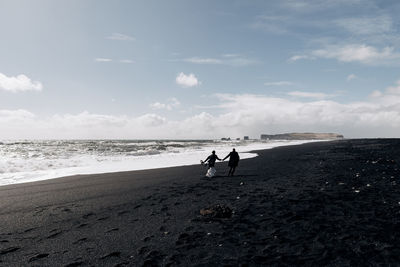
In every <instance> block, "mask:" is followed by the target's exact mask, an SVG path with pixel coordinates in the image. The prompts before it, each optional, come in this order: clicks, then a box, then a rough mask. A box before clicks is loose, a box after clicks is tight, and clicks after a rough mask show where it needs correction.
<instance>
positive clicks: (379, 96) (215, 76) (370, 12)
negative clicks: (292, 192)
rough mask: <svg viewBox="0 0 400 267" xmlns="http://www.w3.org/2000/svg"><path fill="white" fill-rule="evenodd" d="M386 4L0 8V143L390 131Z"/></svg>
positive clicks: (397, 124) (150, 2) (394, 121)
mask: <svg viewBox="0 0 400 267" xmlns="http://www.w3.org/2000/svg"><path fill="white" fill-rule="evenodd" d="M398 14H400V2H399V1H389V0H387V1H373V0H330V1H323V0H308V1H300V0H297V1H296V0H276V1H274V0H271V1H258V0H242V1H235V0H229V1H228V0H220V1H214V0H204V1H195V0H169V1H161V0H158V1H154V0H143V1H140V0H137V1H127V0H125V1H123V0H119V1H118V0H116V1H102V0H68V1H67V0H59V1H52V0H36V1H30V0H0V139H3V140H4V139H100V138H101V139H103V138H112V139H158V138H160V139H210V138H211V139H219V138H221V137H231V138H237V137H241V138H243V136H245V135H247V136H250V138H259V136H260V134H276V133H286V132H334V133H340V134H343V135H344V136H345V137H347V138H362V137H367V138H372V137H399V135H400V71H399V70H400V68H399V67H400V31H399V23H400V17H399V16H398Z"/></svg>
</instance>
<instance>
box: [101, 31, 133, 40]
mask: <svg viewBox="0 0 400 267" xmlns="http://www.w3.org/2000/svg"><path fill="white" fill-rule="evenodd" d="M107 39H110V40H118V41H134V40H135V38H133V37H132V36H129V35H126V34H122V33H116V32H114V33H113V34H111V35H110V36H108V37H107Z"/></svg>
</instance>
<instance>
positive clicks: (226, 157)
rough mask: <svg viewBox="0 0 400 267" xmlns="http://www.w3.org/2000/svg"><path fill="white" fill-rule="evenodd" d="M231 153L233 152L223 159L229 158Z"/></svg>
mask: <svg viewBox="0 0 400 267" xmlns="http://www.w3.org/2000/svg"><path fill="white" fill-rule="evenodd" d="M230 155H231V153H229V154H228V155H227V156H226V157H225V158H224V159H223V160H226V159H227V158H229V156H230Z"/></svg>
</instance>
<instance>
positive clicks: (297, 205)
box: [0, 139, 400, 266]
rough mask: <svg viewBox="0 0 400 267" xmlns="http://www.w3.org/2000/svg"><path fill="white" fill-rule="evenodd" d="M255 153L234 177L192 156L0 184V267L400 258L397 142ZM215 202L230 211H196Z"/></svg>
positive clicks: (389, 261) (341, 262) (388, 261)
mask: <svg viewBox="0 0 400 267" xmlns="http://www.w3.org/2000/svg"><path fill="white" fill-rule="evenodd" d="M217 152H218V151H217ZM258 153H259V157H257V158H253V159H248V160H242V161H241V162H240V163H239V167H238V169H237V172H236V176H235V177H227V176H222V174H224V173H225V172H227V171H228V168H227V166H226V165H227V163H226V162H225V163H220V164H217V166H216V168H217V171H218V174H219V175H221V176H219V177H215V178H212V179H205V178H203V175H204V174H205V169H204V167H203V166H200V165H198V166H186V167H176V168H166V169H157V170H146V171H134V172H121V173H112V174H99V175H82V176H74V177H66V178H59V179H54V180H47V181H41V182H35V183H27V184H20V185H10V186H3V187H0V221H1V224H0V265H1V266H137V265H139V266H140V265H148V266H152V265H154V266H169V265H172V266H175V265H180V266H206V265H208V266H209V265H211V266H224V265H227V266H238V265H239V266H240V265H244V266H246V265H248V266H258V265H279V266H281V265H283V266H284V265H328V266H329V265H330V266H350V265H351V266H358V265H362V266H365V265H380V264H381V265H399V264H400V243H399V240H400V191H399V188H398V187H399V185H398V183H399V178H400V140H398V139H380V140H379V139H375V140H372V139H371V140H341V141H332V142H320V143H309V144H305V145H299V146H289V147H280V148H275V149H271V150H264V151H259V152H258ZM217 204H220V205H223V206H226V207H228V208H230V209H232V211H233V213H232V215H231V216H229V215H230V214H229V209H227V210H228V212H227V215H226V216H225V217H227V218H218V216H217V217H213V216H212V214H211V215H201V214H200V210H201V209H204V208H208V207H212V206H214V205H217ZM203 214H204V212H203Z"/></svg>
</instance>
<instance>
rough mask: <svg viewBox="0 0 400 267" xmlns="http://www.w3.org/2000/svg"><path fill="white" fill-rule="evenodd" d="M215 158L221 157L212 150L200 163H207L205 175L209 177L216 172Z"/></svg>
mask: <svg viewBox="0 0 400 267" xmlns="http://www.w3.org/2000/svg"><path fill="white" fill-rule="evenodd" d="M216 160H221V159H220V158H219V157H218V156H217V155H216V154H215V151H213V152H212V154H211V155H210V156H208V157H207V158H206V160H205V161H201V164H204V163H208V170H207V173H206V176H207V177H209V178H211V177H214V176H215V173H216V172H217V171H216V170H215V167H214V166H215V161H216Z"/></svg>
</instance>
